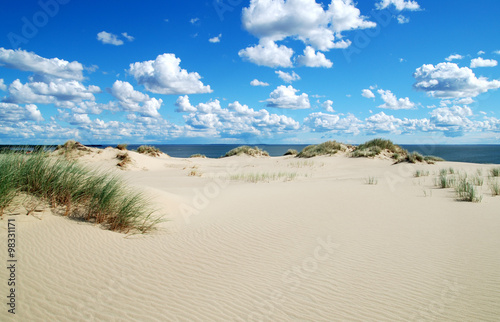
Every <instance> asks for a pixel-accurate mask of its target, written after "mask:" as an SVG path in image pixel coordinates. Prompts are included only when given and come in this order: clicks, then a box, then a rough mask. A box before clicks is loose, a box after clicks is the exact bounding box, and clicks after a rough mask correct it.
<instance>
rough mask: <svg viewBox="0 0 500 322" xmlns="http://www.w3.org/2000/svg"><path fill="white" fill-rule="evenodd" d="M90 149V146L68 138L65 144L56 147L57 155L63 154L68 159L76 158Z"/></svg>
mask: <svg viewBox="0 0 500 322" xmlns="http://www.w3.org/2000/svg"><path fill="white" fill-rule="evenodd" d="M90 151H91V150H90V148H88V147H86V146H85V145H83V144H81V143H80V142H76V141H74V140H68V141H66V142H65V143H64V144H63V145H58V146H57V147H56V149H55V153H56V154H57V155H62V156H64V157H65V158H66V159H75V158H77V157H79V156H82V155H84V154H85V153H88V152H90Z"/></svg>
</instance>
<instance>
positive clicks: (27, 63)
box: [0, 47, 83, 80]
mask: <svg viewBox="0 0 500 322" xmlns="http://www.w3.org/2000/svg"><path fill="white" fill-rule="evenodd" d="M0 64H3V65H4V67H7V68H13V69H18V70H22V71H29V72H33V73H36V74H40V75H49V76H54V77H59V78H65V79H76V80H82V79H83V75H82V71H83V65H82V64H80V63H79V62H76V61H73V62H68V61H66V60H63V59H59V58H51V59H47V58H43V57H40V56H38V55H36V54H35V53H32V52H27V51H25V50H20V49H17V50H11V49H5V48H1V47H0Z"/></svg>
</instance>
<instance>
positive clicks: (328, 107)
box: [323, 100, 335, 113]
mask: <svg viewBox="0 0 500 322" xmlns="http://www.w3.org/2000/svg"><path fill="white" fill-rule="evenodd" d="M323 108H324V109H325V111H327V112H330V113H333V112H335V111H334V110H333V101H332V100H326V101H324V102H323Z"/></svg>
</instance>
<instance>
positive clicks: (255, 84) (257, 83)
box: [250, 79, 269, 86]
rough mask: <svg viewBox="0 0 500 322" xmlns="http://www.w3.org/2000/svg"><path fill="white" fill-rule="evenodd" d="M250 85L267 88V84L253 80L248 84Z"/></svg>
mask: <svg viewBox="0 0 500 322" xmlns="http://www.w3.org/2000/svg"><path fill="white" fill-rule="evenodd" d="M250 85H252V86H269V83H266V82H261V81H260V80H258V79H254V80H253V81H251V82H250Z"/></svg>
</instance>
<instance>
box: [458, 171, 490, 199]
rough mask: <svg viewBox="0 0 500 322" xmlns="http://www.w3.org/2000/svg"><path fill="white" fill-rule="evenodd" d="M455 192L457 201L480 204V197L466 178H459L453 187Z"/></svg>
mask: <svg viewBox="0 0 500 322" xmlns="http://www.w3.org/2000/svg"><path fill="white" fill-rule="evenodd" d="M455 192H456V193H457V198H458V200H461V201H468V202H481V200H482V199H483V198H482V196H480V195H479V193H478V191H477V189H476V187H475V185H474V183H473V182H471V181H469V180H467V178H466V177H462V178H460V180H459V181H458V183H457V185H456V186H455Z"/></svg>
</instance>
